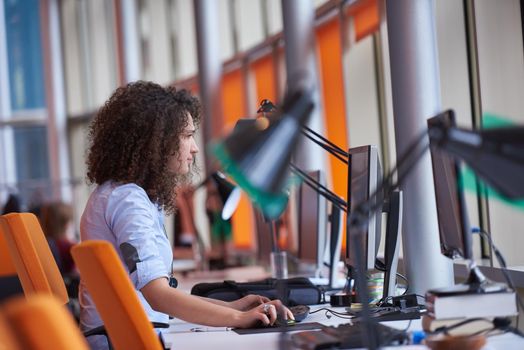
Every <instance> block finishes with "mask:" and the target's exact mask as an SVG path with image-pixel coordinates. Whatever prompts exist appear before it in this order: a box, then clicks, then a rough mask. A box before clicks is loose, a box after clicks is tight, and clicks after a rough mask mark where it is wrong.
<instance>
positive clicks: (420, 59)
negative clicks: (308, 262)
mask: <svg viewBox="0 0 524 350" xmlns="http://www.w3.org/2000/svg"><path fill="white" fill-rule="evenodd" d="M386 4H387V23H388V33H389V52H390V62H391V80H392V90H393V110H394V121H395V139H396V149H397V155H402V154H404V153H405V152H406V151H407V148H408V146H409V144H410V143H411V142H413V140H415V139H416V138H417V136H418V135H420V134H421V133H422V132H423V131H424V130H425V129H426V128H427V124H426V119H427V118H429V117H431V116H433V115H435V114H437V113H438V112H440V109H441V102H440V81H439V70H438V61H437V43H436V33H435V19H434V15H435V14H434V10H435V4H434V1H433V0H398V1H388V2H386ZM397 158H398V156H397ZM432 176H433V175H432V168H431V162H430V155H429V152H426V154H425V155H424V157H423V158H422V159H421V160H420V161H419V162H418V164H417V165H416V166H414V167H413V169H411V172H410V176H408V177H407V179H406V181H404V183H403V184H402V185H401V189H402V190H403V191H404V218H403V223H404V225H403V226H404V228H403V232H404V237H403V248H404V265H405V267H406V270H407V274H408V279H409V281H410V288H411V292H415V293H418V294H422V293H424V292H425V291H426V290H427V289H429V288H433V287H441V286H447V285H450V284H452V283H453V274H452V265H451V262H450V261H447V259H446V258H444V257H443V256H442V255H441V254H440V249H439V247H440V243H439V236H438V223H437V216H436V205H435V193H434V189H433V177H432Z"/></svg>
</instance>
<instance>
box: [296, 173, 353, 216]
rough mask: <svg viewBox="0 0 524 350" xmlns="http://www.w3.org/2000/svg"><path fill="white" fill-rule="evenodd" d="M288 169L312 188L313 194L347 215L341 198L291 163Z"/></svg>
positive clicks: (344, 202)
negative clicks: (316, 194)
mask: <svg viewBox="0 0 524 350" xmlns="http://www.w3.org/2000/svg"><path fill="white" fill-rule="evenodd" d="M289 167H290V169H291V171H292V172H293V173H294V174H296V175H297V176H298V177H300V178H301V179H302V180H304V183H305V184H307V185H308V186H309V187H310V188H312V189H313V190H314V191H315V192H317V193H319V194H320V195H321V196H322V197H324V198H326V199H327V200H328V201H330V202H331V203H332V204H333V205H334V206H336V207H337V208H338V209H340V210H342V211H343V212H345V213H347V207H348V204H347V202H346V201H345V200H343V199H342V198H340V197H339V196H337V195H336V194H335V193H334V192H332V191H331V190H329V189H328V188H327V187H325V186H324V185H322V184H320V183H319V182H318V181H317V180H315V179H313V178H312V177H311V176H309V175H308V174H306V173H305V172H303V171H302V170H301V169H300V168H298V167H297V166H296V165H294V164H293V163H289Z"/></svg>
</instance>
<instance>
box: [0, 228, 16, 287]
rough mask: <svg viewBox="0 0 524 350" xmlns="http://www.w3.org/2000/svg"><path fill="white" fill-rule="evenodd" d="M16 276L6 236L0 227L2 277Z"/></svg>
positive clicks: (0, 273)
mask: <svg viewBox="0 0 524 350" xmlns="http://www.w3.org/2000/svg"><path fill="white" fill-rule="evenodd" d="M13 275H16V267H15V264H14V263H13V259H11V254H9V248H8V247H7V242H6V240H5V234H4V232H3V230H2V226H0V277H5V276H13Z"/></svg>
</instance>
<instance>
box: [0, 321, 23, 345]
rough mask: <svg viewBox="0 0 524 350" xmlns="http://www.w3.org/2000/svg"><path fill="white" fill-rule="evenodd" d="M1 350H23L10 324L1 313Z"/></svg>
mask: <svg viewBox="0 0 524 350" xmlns="http://www.w3.org/2000/svg"><path fill="white" fill-rule="evenodd" d="M0 350H21V347H20V345H19V344H18V343H17V342H16V337H15V334H14V332H13V330H12V329H11V327H10V325H9V322H8V321H7V320H6V319H5V317H4V315H3V314H2V313H0Z"/></svg>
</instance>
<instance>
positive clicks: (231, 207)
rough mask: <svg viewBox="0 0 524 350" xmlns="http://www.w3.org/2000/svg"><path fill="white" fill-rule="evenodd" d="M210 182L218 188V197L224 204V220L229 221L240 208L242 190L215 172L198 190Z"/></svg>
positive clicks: (218, 172)
mask: <svg viewBox="0 0 524 350" xmlns="http://www.w3.org/2000/svg"><path fill="white" fill-rule="evenodd" d="M209 181H213V183H214V185H215V186H216V188H217V191H218V196H219V197H220V201H221V202H222V214H221V216H222V219H223V220H228V219H229V218H231V216H233V213H234V212H235V210H236V209H237V207H238V202H239V201H240V194H241V193H240V188H239V187H238V186H235V185H234V184H232V183H231V182H229V181H228V180H227V179H226V176H225V175H224V174H223V173H221V172H220V171H215V172H214V173H212V174H211V175H209V176H208V177H207V178H206V179H205V180H204V181H202V182H201V183H200V184H199V185H198V186H196V188H200V187H202V186H204V185H205V184H207V183H208V182H209Z"/></svg>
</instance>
